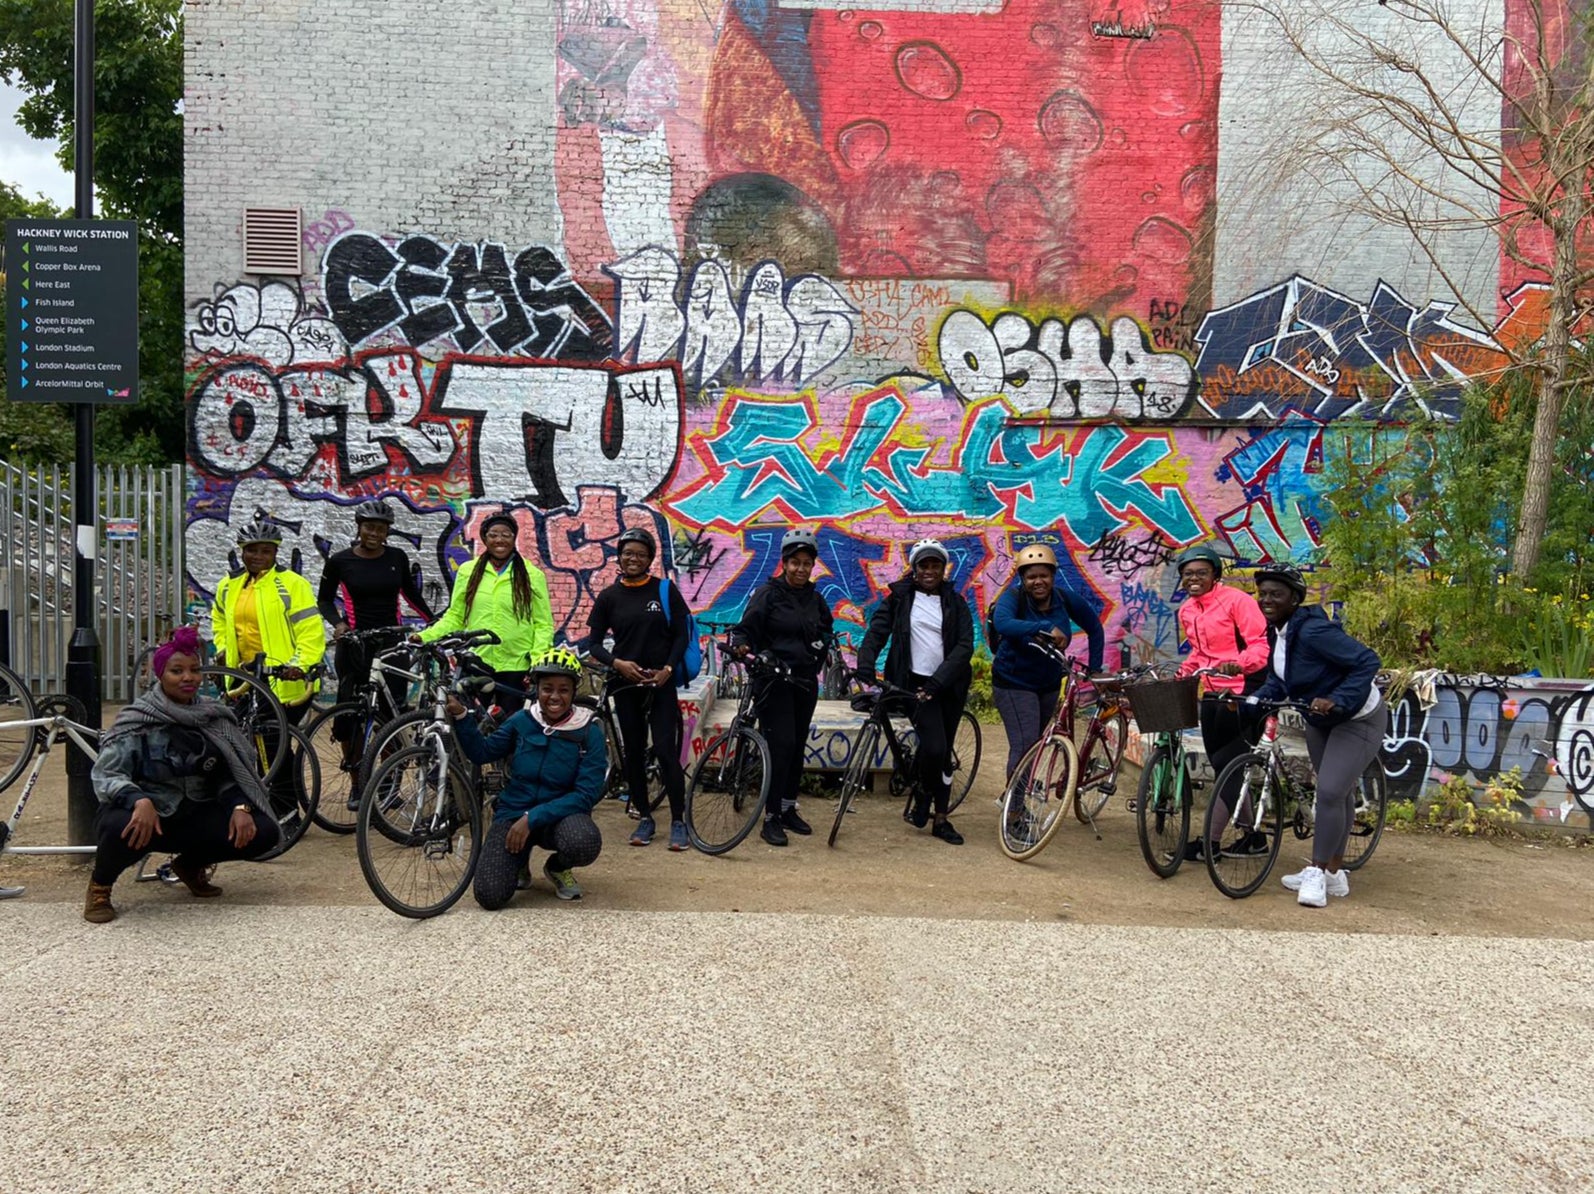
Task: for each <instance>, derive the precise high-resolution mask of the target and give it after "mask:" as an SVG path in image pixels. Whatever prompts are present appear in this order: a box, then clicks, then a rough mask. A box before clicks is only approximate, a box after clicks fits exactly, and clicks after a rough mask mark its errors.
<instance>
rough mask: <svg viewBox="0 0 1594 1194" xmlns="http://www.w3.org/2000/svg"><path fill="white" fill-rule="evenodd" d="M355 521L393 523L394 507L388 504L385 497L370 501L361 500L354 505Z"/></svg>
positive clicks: (390, 524)
mask: <svg viewBox="0 0 1594 1194" xmlns="http://www.w3.org/2000/svg"><path fill="white" fill-rule="evenodd" d="M354 521H355V522H385V523H387V525H388V526H392V525H393V507H392V506H390V505H388V503H387V501H386V500H385V499H383V498H376V499H374V500H372V501H369V502H361V503H360V504H359V505H358V506H356V507H354Z"/></svg>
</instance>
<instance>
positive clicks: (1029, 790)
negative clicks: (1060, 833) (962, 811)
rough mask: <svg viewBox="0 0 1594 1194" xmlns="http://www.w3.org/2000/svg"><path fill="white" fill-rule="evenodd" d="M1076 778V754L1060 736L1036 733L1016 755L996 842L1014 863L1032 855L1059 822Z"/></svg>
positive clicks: (1056, 827) (1004, 795)
mask: <svg viewBox="0 0 1594 1194" xmlns="http://www.w3.org/2000/svg"><path fill="white" fill-rule="evenodd" d="M1078 782H1079V754H1078V752H1077V751H1075V749H1074V744H1073V742H1072V741H1071V740H1070V739H1068V738H1064V737H1061V736H1060V735H1054V736H1048V737H1045V738H1042V739H1041V740H1040V741H1039V742H1037V743H1036V744H1035V745H1034V746H1032V747H1030V748H1029V752H1028V753H1027V754H1026V755H1025V756H1024V757H1023V758H1022V759H1020V760H1019V764H1018V766H1017V767H1016V768H1015V769H1014V771H1013V777H1012V778H1011V779H1010V780H1008V781H1007V790H1006V791H1004V792H1003V793H1002V815H1001V817H1000V818H998V820H997V823H996V837H997V843H998V844H999V845H1000V846H1001V847H1002V853H1003V854H1006V855H1007V856H1008V857H1009V858H1011V859H1013V860H1014V861H1015V862H1023V861H1024V860H1025V859H1028V858H1034V857H1035V855H1037V854H1039V853H1040V852H1041V851H1042V850H1044V849H1045V848H1046V843H1047V842H1049V841H1051V840H1052V838H1053V837H1054V836H1055V835H1056V833H1057V830H1058V827H1059V826H1061V825H1062V823H1063V814H1064V813H1066V812H1067V811H1068V806H1069V804H1070V803H1071V802H1072V801H1073V799H1074V785H1075V784H1077V783H1078Z"/></svg>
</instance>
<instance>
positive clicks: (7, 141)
mask: <svg viewBox="0 0 1594 1194" xmlns="http://www.w3.org/2000/svg"><path fill="white" fill-rule="evenodd" d="M22 99H23V96H22V92H20V91H18V90H17V89H16V88H14V87H10V86H7V85H6V84H5V83H4V82H3V81H0V179H3V180H5V181H6V182H8V183H10V184H11V185H12V186H14V187H16V188H17V190H19V191H21V192H22V193H23V195H25V196H27V197H28V198H29V199H32V198H33V197H34V196H35V195H38V194H40V193H42V194H43V195H44V196H45V197H46V198H48V199H51V200H53V201H54V202H55V203H56V205H57V206H60V207H69V206H71V203H72V176H71V175H70V174H68V173H67V172H66V171H64V170H62V169H61V167H60V166H59V165H58V164H57V163H56V160H55V149H56V147H55V144H54V142H50V141H35V140H34V139H33V138H32V137H30V136H28V135H27V134H26V133H25V132H23V131H22V130H21V129H20V128H19V127H17V106H18V105H19V104H21V103H22Z"/></svg>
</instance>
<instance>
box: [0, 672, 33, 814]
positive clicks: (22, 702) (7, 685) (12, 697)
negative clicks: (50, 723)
mask: <svg viewBox="0 0 1594 1194" xmlns="http://www.w3.org/2000/svg"><path fill="white" fill-rule="evenodd" d="M38 715H39V706H38V702H37V701H35V700H34V699H33V694H32V693H31V692H29V691H28V686H27V685H26V684H24V683H23V682H22V677H21V676H19V675H17V674H16V673H15V672H14V671H12V670H11V669H10V668H8V667H6V666H5V665H4V664H0V775H3V776H4V778H3V779H0V792H3V791H5V789H7V788H9V787H10V786H11V785H12V784H14V783H16V782H17V777H18V776H19V775H21V774H22V772H23V771H24V770H25V769H26V768H27V765H28V763H29V762H30V761H31V760H32V758H33V752H34V750H35V749H36V748H37V747H38V745H39V727H38V726H26V727H20V726H19V727H16V728H12V729H8V728H7V727H8V726H12V725H14V723H16V722H21V721H32V720H33V719H34V718H36V717H37V716H38Z"/></svg>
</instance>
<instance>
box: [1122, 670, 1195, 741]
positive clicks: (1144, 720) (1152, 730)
mask: <svg viewBox="0 0 1594 1194" xmlns="http://www.w3.org/2000/svg"><path fill="white" fill-rule="evenodd" d="M1200 687H1201V680H1200V678H1199V677H1197V676H1186V677H1185V678H1184V679H1182V680H1146V681H1144V682H1142V683H1140V684H1131V685H1130V686H1129V687H1128V688H1126V689H1125V690H1124V691H1125V692H1126V693H1128V695H1129V707H1130V709H1132V710H1133V711H1134V715H1135V724H1136V725H1138V726H1139V727H1140V731H1141V733H1143V734H1161V733H1164V732H1165V731H1170V730H1187V729H1189V728H1190V727H1191V726H1196V725H1200V724H1201V713H1200V706H1199V703H1198V702H1197V700H1196V691H1197V689H1199V688H1200Z"/></svg>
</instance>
